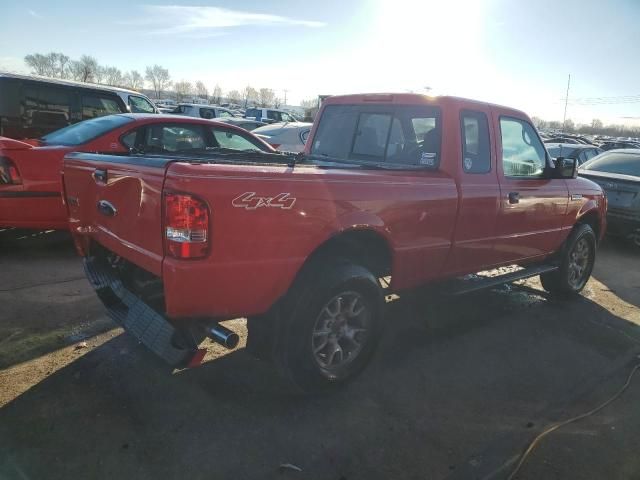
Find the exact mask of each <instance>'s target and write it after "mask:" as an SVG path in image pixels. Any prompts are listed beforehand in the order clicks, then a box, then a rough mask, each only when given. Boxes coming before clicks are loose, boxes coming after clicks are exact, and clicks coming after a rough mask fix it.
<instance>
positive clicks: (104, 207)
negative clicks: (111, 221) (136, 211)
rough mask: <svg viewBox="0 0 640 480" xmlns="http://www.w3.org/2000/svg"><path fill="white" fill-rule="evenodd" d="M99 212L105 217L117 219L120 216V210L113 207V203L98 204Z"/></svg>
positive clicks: (102, 202) (103, 202) (103, 201)
mask: <svg viewBox="0 0 640 480" xmlns="http://www.w3.org/2000/svg"><path fill="white" fill-rule="evenodd" d="M97 207H98V211H99V212H100V213H101V214H102V215H104V216H105V217H115V216H116V215H117V214H118V210H117V209H116V207H114V206H113V204H112V203H111V202H107V201H106V200H100V201H99V202H98V205H97Z"/></svg>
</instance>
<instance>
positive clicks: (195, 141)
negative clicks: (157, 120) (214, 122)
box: [144, 124, 207, 153]
mask: <svg viewBox="0 0 640 480" xmlns="http://www.w3.org/2000/svg"><path fill="white" fill-rule="evenodd" d="M206 147H207V145H206V141H205V135H204V128H203V126H202V125H166V124H164V125H163V124H158V125H151V126H150V127H148V128H147V132H146V134H145V141H144V148H145V151H147V152H149V153H166V152H172V153H173V152H188V151H193V150H204V149H206Z"/></svg>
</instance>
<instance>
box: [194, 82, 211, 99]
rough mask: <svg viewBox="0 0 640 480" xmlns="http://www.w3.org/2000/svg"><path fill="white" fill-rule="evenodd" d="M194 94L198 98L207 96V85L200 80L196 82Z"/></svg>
mask: <svg viewBox="0 0 640 480" xmlns="http://www.w3.org/2000/svg"><path fill="white" fill-rule="evenodd" d="M196 95H197V96H198V97H200V98H209V90H208V89H207V86H206V85H205V84H204V83H203V82H202V81H200V80H198V81H197V82H196Z"/></svg>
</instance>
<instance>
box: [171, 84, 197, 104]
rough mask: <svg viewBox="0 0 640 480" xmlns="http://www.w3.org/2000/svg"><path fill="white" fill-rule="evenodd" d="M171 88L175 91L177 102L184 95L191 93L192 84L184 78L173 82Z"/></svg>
mask: <svg viewBox="0 0 640 480" xmlns="http://www.w3.org/2000/svg"><path fill="white" fill-rule="evenodd" d="M173 89H174V90H175V91H176V97H177V99H178V101H179V102H181V101H182V100H183V99H184V98H185V97H188V96H190V95H193V92H194V90H193V85H191V82H187V81H186V80H182V81H181V82H176V83H174V84H173Z"/></svg>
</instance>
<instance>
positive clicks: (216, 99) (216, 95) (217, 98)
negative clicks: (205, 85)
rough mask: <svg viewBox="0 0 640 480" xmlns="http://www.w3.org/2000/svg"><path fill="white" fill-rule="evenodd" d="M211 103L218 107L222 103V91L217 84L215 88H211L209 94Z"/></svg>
mask: <svg viewBox="0 0 640 480" xmlns="http://www.w3.org/2000/svg"><path fill="white" fill-rule="evenodd" d="M211 101H212V102H213V103H216V104H218V105H219V104H220V102H221V101H222V89H221V88H220V85H218V84H217V83H216V86H215V87H213V93H212V94H211Z"/></svg>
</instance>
